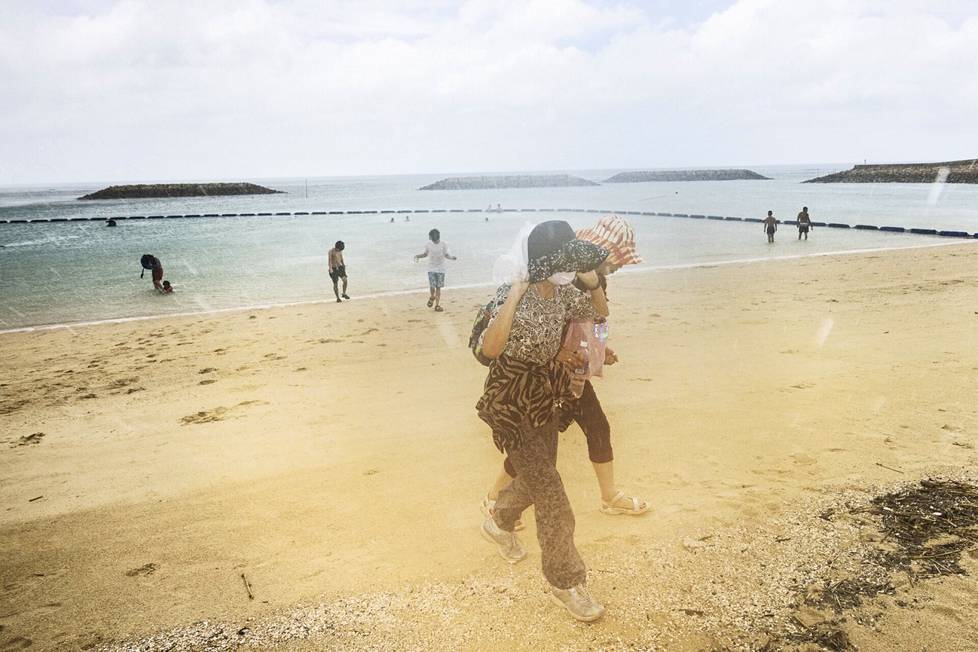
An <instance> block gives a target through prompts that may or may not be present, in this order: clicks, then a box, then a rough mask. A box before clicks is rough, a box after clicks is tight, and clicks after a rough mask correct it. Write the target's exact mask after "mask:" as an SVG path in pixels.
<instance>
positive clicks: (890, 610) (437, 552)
mask: <svg viewBox="0 0 978 652" xmlns="http://www.w3.org/2000/svg"><path fill="white" fill-rule="evenodd" d="M354 282H355V280H354ZM350 289H351V291H353V292H355V284H354V285H353V286H351V288H350ZM488 296H489V290H476V289H468V290H462V291H452V290H451V289H449V290H447V291H446V298H447V300H446V301H444V304H445V306H446V312H445V313H440V314H439V313H434V312H432V311H430V310H428V309H427V308H425V306H424V301H425V298H426V297H425V296H423V295H408V296H399V297H392V298H389V299H376V300H369V301H353V302H350V303H348V304H345V305H342V306H339V305H335V304H324V305H312V306H301V307H293V308H279V309H272V310H265V311H256V312H242V313H232V314H222V315H214V316H200V317H183V318H172V319H163V320H159V321H145V322H133V323H124V324H108V325H102V326H93V327H84V328H78V329H74V330H58V331H46V332H35V333H12V334H6V335H2V336H0V341H2V347H3V351H4V355H3V360H2V380H0V384H2V387H0V478H2V480H0V559H2V560H3V561H2V563H0V626H2V630H0V649H2V650H15V649H24V648H25V647H28V646H30V647H32V649H91V648H96V647H99V646H100V645H103V644H109V643H118V644H121V643H123V642H125V641H139V640H140V639H143V638H144V637H147V636H151V635H154V634H159V637H158V638H157V639H156V643H153V642H146V641H144V647H145V648H146V649H166V648H167V646H168V645H169V646H171V647H172V645H173V644H174V643H178V644H179V645H177V648H176V649H179V648H180V647H181V645H183V646H185V647H186V649H194V648H200V647H202V646H203V643H202V641H204V640H205V639H206V638H207V637H210V641H211V646H212V647H214V648H217V649H220V648H221V647H227V648H232V647H234V646H236V645H239V644H249V645H254V646H257V647H269V646H272V645H281V646H283V647H285V648H287V649H310V650H312V649H324V648H325V649H330V648H335V649H350V648H371V647H372V648H375V649H392V648H393V649H412V648H414V649H498V647H499V646H501V645H503V646H508V647H512V648H514V649H525V648H538V649H555V648H562V649H588V648H595V647H605V648H611V649H613V648H617V647H620V648H626V647H628V646H629V645H632V646H634V647H639V648H643V647H644V648H646V649H669V650H673V649H677V650H698V649H704V648H706V649H709V648H711V647H716V648H719V649H724V648H729V649H749V648H751V647H755V648H756V647H760V646H761V645H762V644H763V643H764V642H765V641H766V640H770V639H766V638H765V637H766V636H769V635H770V632H772V631H773V632H783V631H787V630H786V629H785V628H786V627H787V628H789V629H790V626H791V625H790V623H791V622H793V621H791V617H792V616H794V617H795V618H800V619H801V620H802V621H805V619H806V618H811V619H819V618H823V617H826V618H827V617H829V616H831V614H824V613H821V614H816V613H810V612H811V611H812V610H811V608H809V607H806V606H804V605H801V604H800V602H799V599H798V587H799V586H801V587H802V588H804V586H805V585H806V584H808V583H811V582H816V581H820V580H821V579H824V578H825V577H827V576H828V575H827V573H831V572H833V570H832V569H835V571H838V568H839V566H840V564H841V565H844V564H842V562H841V561H840V560H845V559H847V558H849V557H851V555H853V554H855V553H853V550H857V549H858V548H859V546H861V545H863V544H865V543H867V542H872V540H873V537H874V535H873V533H872V532H871V531H870V530H871V528H870V529H866V528H865V527H863V526H856V525H854V524H853V523H852V522H849V521H829V520H825V519H823V518H820V514H823V513H825V510H826V509H830V508H833V507H834V508H836V509H838V508H839V506H840V505H847V504H848V505H852V504H855V503H858V502H859V501H860V500H866V499H867V497H869V496H872V495H873V494H874V492H878V491H883V490H887V489H888V488H891V487H893V486H895V485H897V484H899V483H906V482H911V481H913V480H915V479H918V478H921V477H925V476H927V475H930V474H945V475H951V476H955V477H958V476H961V475H962V474H964V475H967V474H968V473H970V472H971V470H972V469H974V468H975V463H976V461H978V455H976V452H975V445H978V417H976V414H975V411H974V407H973V406H974V389H973V381H974V378H975V375H976V372H978V249H976V248H975V247H974V246H973V245H971V244H963V245H960V246H950V247H939V248H933V249H918V250H904V251H894V252H879V253H872V254H861V255H851V256H838V257H819V258H809V259H797V260H791V261H780V262H769V263H758V264H745V265H733V266H723V267H715V268H700V269H688V270H673V271H662V272H656V273H647V274H619V275H617V276H616V277H614V278H613V279H612V280H611V286H610V298H611V309H612V319H613V321H612V345H613V347H614V348H615V350H616V351H617V352H618V354H619V356H620V358H621V363H620V364H619V365H617V366H615V367H612V368H610V369H609V370H608V373H607V374H606V377H605V378H604V379H602V380H599V381H597V383H596V389H597V392H598V396H599V397H600V399H601V401H602V404H603V405H604V407H605V410H606V411H607V413H608V415H609V419H610V421H611V424H612V432H613V434H612V442H613V444H614V445H615V453H616V471H617V475H618V479H619V482H620V484H621V485H622V486H623V487H625V488H627V489H628V490H629V491H630V492H631V493H635V494H637V495H640V496H642V497H644V498H646V499H648V500H649V501H650V502H651V503H652V505H653V509H652V511H651V512H650V513H649V514H647V515H645V516H642V517H638V518H630V517H625V516H617V517H609V516H606V515H603V514H601V513H599V512H598V509H597V507H598V497H597V487H596V483H595V481H594V477H593V473H592V471H591V468H590V464H589V463H588V461H587V454H586V447H585V445H584V440H583V436H582V435H581V434H580V431H579V430H577V429H576V426H574V427H572V428H571V429H570V430H569V431H568V432H567V433H565V434H564V435H562V439H561V451H560V460H559V467H560V470H561V473H562V475H563V477H564V482H565V485H566V486H567V490H568V494H569V496H570V498H571V501H572V503H573V505H574V508H575V511H576V514H577V541H578V545H579V547H580V548H581V551H582V554H583V556H584V558H585V561H587V562H588V564H589V567H590V568H591V576H590V583H591V586H592V588H593V591H594V593H595V595H596V596H597V597H599V598H600V599H601V600H602V601H603V602H604V603H605V604H606V606H607V607H608V616H607V617H606V618H605V619H604V620H603V621H602V622H600V623H598V624H595V625H591V626H587V625H580V624H577V623H575V622H573V621H572V620H570V618H569V617H568V616H567V615H566V614H564V613H561V612H559V611H558V610H557V608H556V607H554V606H553V605H552V604H551V603H550V602H548V601H547V600H546V599H545V595H544V594H543V592H542V588H543V582H542V579H541V576H540V572H539V548H538V547H537V545H536V542H535V534H534V529H533V522H532V520H533V519H532V515H531V514H527V518H526V521H527V522H528V527H527V530H526V531H525V532H524V533H523V534H522V539H523V541H524V542H525V543H526V544H527V547H528V550H529V553H530V555H529V557H528V559H527V560H526V561H524V562H522V563H521V564H518V565H516V566H515V567H510V566H509V565H507V564H505V563H504V562H503V561H502V560H500V559H499V558H498V557H497V556H496V554H495V552H494V550H493V549H492V548H491V547H490V546H489V545H488V544H487V543H485V542H484V541H483V540H482V539H481V538H480V537H479V535H478V524H479V522H480V515H479V511H478V504H479V500H480V499H481V496H482V494H483V492H484V491H485V489H486V487H487V484H488V483H489V481H490V480H491V478H492V476H493V475H494V473H495V472H496V470H497V468H498V464H499V463H500V461H501V460H500V457H499V455H498V454H497V453H496V451H495V449H494V448H493V446H492V444H491V441H490V439H489V436H488V433H487V432H486V428H485V427H484V425H483V424H482V422H481V421H479V420H478V418H477V417H476V415H475V412H474V404H475V401H476V400H477V398H478V395H479V393H480V389H481V383H482V380H483V379H484V376H485V371H484V368H482V367H481V366H479V365H478V364H477V363H476V362H475V360H474V359H473V358H472V356H471V353H470V352H469V351H468V349H467V348H465V342H466V340H467V337H468V333H469V329H470V326H471V322H472V319H473V316H474V312H475V308H476V306H478V305H479V304H480V303H483V302H484V301H485V300H486V298H487V297H488ZM853 558H855V557H853ZM962 565H963V566H964V567H965V568H966V569H970V570H971V571H972V573H974V572H975V571H978V561H976V557H975V552H974V551H972V552H969V553H966V554H965V556H964V558H963V561H962ZM242 575H244V579H242ZM245 580H247V587H246V582H245ZM894 585H895V586H896V589H897V595H896V596H886V597H881V598H875V599H874V600H873V601H867V603H866V604H864V605H863V606H862V607H859V608H858V609H857V610H856V611H853V612H852V613H851V614H849V617H848V618H847V620H846V622H845V624H844V626H843V627H844V629H845V631H846V632H847V634H848V636H849V638H850V639H851V641H852V642H853V643H854V644H855V645H858V647H859V649H860V650H893V649H914V650H916V649H922V648H923V647H924V646H928V649H941V650H955V649H961V650H965V649H972V648H969V647H967V646H968V645H971V643H969V642H968V641H969V640H976V639H978V628H976V625H975V624H974V621H975V615H976V614H978V586H976V584H975V581H974V579H973V577H967V576H966V577H961V576H957V575H952V576H947V577H941V578H936V579H933V580H927V581H921V582H917V583H914V584H913V585H911V584H910V583H909V582H907V581H906V580H900V581H895V582H894ZM249 590H250V591H251V594H252V595H253V596H254V597H253V599H252V598H250V597H249ZM898 600H899V601H901V602H903V603H905V604H907V605H909V606H906V607H904V606H900V605H899V604H897V601H898ZM860 610H861V611H860ZM877 613H879V614H880V615H878V616H877V615H876V614H877ZM200 621H207V623H208V624H206V625H194V623H199V622H200ZM863 623H867V624H863ZM187 627H189V629H184V630H183V631H174V630H175V628H187ZM969 637H970V638H969ZM181 642H182V643H181ZM28 644H30V645H28ZM154 646H155V647H154Z"/></svg>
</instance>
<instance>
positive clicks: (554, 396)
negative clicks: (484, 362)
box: [476, 220, 608, 622]
mask: <svg viewBox="0 0 978 652" xmlns="http://www.w3.org/2000/svg"><path fill="white" fill-rule="evenodd" d="M523 251H525V252H526V268H525V270H521V271H520V273H519V278H518V279H515V280H513V281H512V282H511V283H507V284H504V285H502V286H501V287H500V288H499V289H498V291H497V292H496V298H495V299H494V302H493V305H492V308H491V319H490V321H489V323H488V326H486V328H485V330H484V331H483V332H482V334H481V335H480V336H479V345H478V348H479V350H480V353H481V355H483V356H485V358H487V359H488V360H490V361H491V363H490V365H489V375H488V376H487V377H486V382H485V387H484V392H483V395H482V397H481V398H480V399H479V401H478V403H477V404H476V410H477V412H478V414H479V417H480V418H481V419H482V420H483V421H485V422H486V423H487V424H488V425H489V426H490V428H491V429H492V438H493V442H494V443H495V445H496V447H497V448H498V449H499V450H500V451H503V452H505V453H507V454H508V455H509V459H510V461H511V463H512V465H513V467H514V469H515V470H516V472H517V475H516V477H515V478H514V479H513V480H512V482H510V483H509V484H508V485H507V486H506V487H505V488H503V490H502V491H500V492H499V498H498V499H497V500H496V504H495V509H494V510H493V513H492V514H491V515H490V516H488V517H487V518H486V519H485V520H484V521H483V524H482V528H481V533H482V536H483V537H484V538H485V539H487V540H488V541H489V542H491V543H493V544H494V545H495V546H496V547H497V548H498V552H499V554H500V555H501V556H502V557H503V558H504V559H505V560H506V561H508V562H510V563H514V564H515V563H516V562H518V561H520V560H522V559H523V558H524V557H526V552H525V550H524V549H523V545H522V544H521V543H520V540H519V539H518V538H517V536H516V535H515V534H514V532H513V530H514V528H515V525H516V522H517V521H518V520H519V518H520V516H521V514H522V513H523V511H524V510H525V509H526V508H527V507H529V506H530V505H533V508H534V513H535V515H536V524H537V540H538V541H539V543H540V550H541V556H542V558H541V561H542V565H543V574H544V576H545V577H546V579H547V581H548V582H549V584H550V597H551V598H552V599H553V600H554V601H555V602H556V603H557V604H559V605H560V606H561V607H563V608H565V609H567V610H568V611H569V612H570V613H571V615H572V616H573V617H574V618H576V619H577V620H581V621H586V622H590V621H594V620H597V619H598V618H600V617H601V616H602V615H603V614H604V607H603V606H601V604H599V603H598V602H597V601H596V600H595V599H594V598H593V597H592V596H591V594H590V592H589V591H588V589H587V569H586V568H585V566H584V562H583V560H582V559H581V556H580V554H579V553H578V551H577V547H576V546H575V545H574V512H573V510H572V509H571V505H570V501H568V499H567V494H566V493H565V492H564V485H563V483H562V481H561V479H560V473H558V472H557V466H556V463H557V431H558V416H559V415H558V410H557V406H558V405H561V404H563V403H566V402H569V401H572V400H573V398H574V396H573V393H572V392H571V374H570V371H569V370H568V368H567V366H566V365H564V364H562V363H560V362H557V361H556V360H555V357H556V355H557V352H558V351H559V350H560V347H561V338H562V332H563V327H564V322H565V321H567V320H568V319H571V318H578V319H594V318H595V317H597V316H607V315H608V304H607V302H606V301H605V296H604V292H603V291H602V290H601V287H600V284H599V282H598V276H597V274H596V273H595V271H594V270H595V269H597V268H598V267H599V266H600V265H601V264H602V263H603V262H604V261H605V259H606V258H607V257H608V251H607V250H605V249H603V248H602V247H599V246H598V245H595V244H593V243H590V242H585V241H583V240H578V239H577V238H576V237H575V235H574V229H572V228H571V226H570V225H569V224H568V223H567V222H564V221H559V220H554V221H549V222H543V223H541V224H538V225H537V226H536V227H534V228H533V230H532V231H530V232H529V234H528V237H527V241H526V247H525V249H523ZM575 279H578V280H580V282H581V283H582V284H583V286H584V287H585V288H586V289H587V292H582V291H580V290H578V289H577V288H575V287H573V285H571V283H573V281H574V280H575Z"/></svg>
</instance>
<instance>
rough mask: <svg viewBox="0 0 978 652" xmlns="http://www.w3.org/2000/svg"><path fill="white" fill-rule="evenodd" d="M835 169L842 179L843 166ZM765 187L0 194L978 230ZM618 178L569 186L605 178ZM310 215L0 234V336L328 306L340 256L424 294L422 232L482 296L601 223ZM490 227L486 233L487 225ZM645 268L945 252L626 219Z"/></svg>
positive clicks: (940, 218)
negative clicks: (525, 235)
mask: <svg viewBox="0 0 978 652" xmlns="http://www.w3.org/2000/svg"><path fill="white" fill-rule="evenodd" d="M843 167H844V166H843ZM755 169H756V170H757V171H759V172H761V173H762V174H767V175H769V176H775V177H776V178H775V179H774V180H772V181H721V182H687V183H640V184H609V185H604V186H599V187H587V188H550V189H532V190H504V191H499V190H494V191H419V190H417V188H418V187H420V186H421V185H424V184H425V183H429V182H431V181H434V180H436V179H438V178H440V177H441V176H445V175H423V176H421V175H419V176H402V177H373V178H356V179H317V180H310V181H309V182H308V197H307V196H306V193H307V190H306V183H305V182H304V180H295V179H292V180H266V181H261V180H258V181H257V182H258V183H263V184H264V185H268V186H270V187H274V188H276V189H280V190H285V191H287V193H288V194H282V195H260V196H249V197H215V198H190V199H166V200H138V201H98V202H87V201H86V202H80V201H76V200H75V199H74V198H75V197H77V196H78V195H80V194H83V193H84V192H88V191H91V190H93V189H96V188H98V187H99V186H98V185H85V186H77V187H71V186H62V187H56V188H31V189H23V188H20V189H0V219H25V218H26V219H31V218H36V217H47V218H50V217H91V216H103V217H108V216H116V215H151V214H158V215H173V214H187V213H198V214H204V213H236V212H286V211H287V212H296V211H310V212H311V211H313V210H326V211H328V210H358V209H361V210H362V209H372V210H382V209H409V208H411V209H417V208H432V209H439V208H462V209H481V208H484V207H486V206H487V205H489V204H490V203H491V204H493V205H495V204H497V203H498V204H502V205H503V207H505V208H524V207H526V208H540V207H550V208H585V209H599V208H601V209H605V208H607V209H615V210H639V211H661V212H666V211H668V212H682V213H706V214H719V215H734V216H743V217H759V216H762V215H763V214H764V213H765V212H766V210H768V209H769V208H770V209H773V210H775V214H776V215H777V216H779V217H780V218H782V219H793V218H794V215H795V214H796V213H797V211H798V210H799V209H800V207H801V205H802V204H807V205H808V206H809V208H810V210H811V214H812V218H813V219H814V220H818V221H840V222H847V223H853V224H855V223H867V224H877V225H880V224H891V225H900V226H908V227H909V226H919V227H927V228H939V229H960V230H966V231H978V188H976V187H973V186H950V185H949V186H944V187H942V188H939V189H935V188H932V187H931V186H927V185H893V184H886V185H884V184H879V185H878V184H871V185H858V184H846V185H821V184H800V183H799V180H801V179H804V178H809V177H811V176H815V173H816V172H820V173H824V172H826V171H828V170H829V169H832V168H821V169H816V168H802V167H798V168H770V169H768V168H755ZM613 172H614V171H605V172H584V173H581V172H577V173H576V174H578V175H580V176H586V177H589V178H594V179H599V180H600V179H603V178H605V177H607V176H609V175H610V174H611V173H613ZM390 217H391V216H390V215H379V214H378V215H308V216H270V217H241V218H195V219H185V220H152V221H143V220H140V221H125V222H119V226H118V227H117V228H114V229H113V228H106V227H105V226H104V225H103V224H102V223H100V222H82V223H52V224H12V225H11V224H0V245H3V247H2V248H0V328H3V329H9V328H17V327H23V326H30V325H38V324H53V323H72V322H81V321H92V320H99V319H111V318H122V317H134V316H143V315H155V314H171V313H180V312H194V311H208V310H217V309H226V308H233V307H237V306H248V305H257V304H270V303H285V302H292V301H309V300H317V299H329V298H330V297H331V296H332V287H331V284H330V281H329V279H328V277H327V274H326V252H327V250H328V249H329V247H330V246H332V243H333V242H334V241H335V240H337V239H342V240H344V241H345V242H346V243H347V250H346V261H347V269H348V272H349V276H350V294H351V295H353V296H363V295H365V294H375V293H383V292H388V291H405V290H411V289H416V288H423V287H425V286H426V284H427V279H426V274H425V272H426V267H425V263H424V261H422V262H420V263H414V262H413V260H412V256H413V254H415V253H420V252H421V251H423V248H424V243H425V242H426V240H427V232H428V230H429V229H431V228H433V227H437V228H439V229H440V230H441V232H442V237H443V239H444V240H445V241H446V242H447V243H448V244H449V247H450V249H451V250H452V253H454V254H455V255H457V256H458V257H459V260H458V261H457V262H455V263H452V262H450V263H449V271H448V277H447V285H448V288H449V289H448V290H447V291H446V294H448V295H450V293H451V290H450V288H451V287H452V286H456V287H457V286H459V285H475V284H489V283H490V282H491V280H492V279H491V270H492V265H493V262H494V261H495V260H496V258H497V257H498V256H500V255H501V254H503V253H505V252H507V251H508V250H509V248H510V246H511V244H512V241H513V238H514V236H515V234H516V232H517V231H518V229H519V228H520V226H522V225H523V224H524V223H525V222H526V221H528V220H529V221H540V220H543V219H558V218H559V219H567V220H568V221H569V222H570V223H571V224H572V225H573V226H574V227H575V228H580V227H584V226H587V225H589V224H591V223H593V222H594V221H595V220H596V219H597V217H598V215H595V214H588V213H579V212H568V213H560V212H557V213H482V212H466V213H434V214H413V215H411V216H410V220H411V221H410V222H406V221H405V216H404V215H403V214H399V215H395V216H394V217H395V223H394V224H391V223H389V219H390ZM486 217H488V218H489V221H488V222H486ZM629 219H631V221H632V223H633V224H634V226H635V229H636V233H637V238H638V246H639V250H640V252H641V253H642V255H643V256H644V257H645V263H643V267H646V268H648V267H668V266H677V265H689V264H704V263H715V262H722V261H727V260H738V259H751V258H758V257H760V258H765V257H783V256H797V255H809V254H817V253H825V252H830V251H846V250H856V249H871V248H892V247H905V246H913V245H926V244H936V243H938V242H946V241H948V240H947V239H944V238H934V237H928V236H913V235H903V234H885V233H878V232H866V231H852V230H841V229H828V228H818V229H816V230H815V231H814V232H813V233H812V234H811V239H810V240H809V241H808V242H798V241H797V240H795V237H796V231H795V230H794V228H793V227H791V226H790V225H784V226H782V228H781V231H779V233H778V239H777V242H776V243H775V244H774V245H768V244H767V242H766V238H765V236H764V234H763V232H762V229H761V225H760V224H755V223H737V222H715V221H704V220H685V219H677V218H667V217H652V216H629ZM143 253H152V254H155V255H156V256H158V257H159V258H160V259H161V260H162V262H163V265H164V269H165V272H166V274H165V276H166V278H167V279H168V280H170V281H171V282H172V283H173V285H174V287H175V288H176V292H175V293H174V294H173V295H170V296H159V295H157V294H155V293H154V292H153V291H152V290H151V283H150V281H149V277H148V276H147V277H146V278H144V279H140V278H139V273H140V267H139V257H140V255H141V254H143Z"/></svg>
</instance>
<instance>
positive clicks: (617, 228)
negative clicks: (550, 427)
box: [482, 215, 649, 530]
mask: <svg viewBox="0 0 978 652" xmlns="http://www.w3.org/2000/svg"><path fill="white" fill-rule="evenodd" d="M577 237H578V239H580V240H585V241H587V242H592V243H594V244H596V245H598V246H600V247H602V248H603V249H607V250H608V252H609V255H608V258H607V259H606V260H605V261H604V262H603V263H602V264H601V266H600V267H598V269H597V273H598V278H599V280H600V282H601V287H602V289H603V290H605V296H606V297H607V280H606V279H607V277H608V276H610V275H612V274H614V273H615V272H616V271H618V270H619V269H621V268H622V267H623V266H625V265H637V264H638V263H640V262H642V257H641V256H639V254H638V252H637V251H636V250H635V232H634V230H633V229H632V225H631V224H629V223H628V221H627V220H625V219H623V218H621V217H618V216H617V215H614V216H607V217H603V218H601V219H600V220H599V221H598V223H597V224H596V225H595V226H593V227H591V228H587V229H582V230H580V231H578V232H577ZM574 285H575V286H576V287H578V288H579V289H581V290H584V289H586V288H584V287H583V286H582V285H581V284H580V281H575V282H574ZM595 323H599V322H598V321H595ZM603 323H604V326H605V328H606V327H607V322H606V321H605V322H603ZM589 325H590V326H591V328H593V324H589ZM605 332H607V330H605ZM575 343H576V342H575ZM566 346H567V342H566V337H565V341H564V346H563V347H562V348H561V349H560V351H559V352H558V353H557V360H558V361H559V362H563V363H564V364H566V365H570V366H574V363H575V362H577V360H576V350H568V349H567V348H566ZM616 362H618V356H617V355H615V352H614V351H612V350H611V349H610V348H606V349H605V356H604V360H603V364H604V365H609V366H610V365H613V364H615V363H616ZM575 421H576V422H577V424H578V425H579V426H580V428H581V430H582V431H583V432H584V437H585V439H586V440H587V450H588V457H589V458H590V460H591V464H592V466H593V467H594V475H595V477H596V478H597V480H598V488H599V489H600V491H601V506H600V507H599V509H600V511H601V513H603V514H608V515H618V514H628V515H632V516H637V515H639V514H644V513H645V512H646V511H648V509H649V504H648V503H647V502H646V501H644V500H642V499H641V498H638V497H636V496H629V495H626V494H625V492H624V491H622V490H619V488H618V485H617V484H615V471H614V452H613V449H612V446H611V426H610V424H609V423H608V418H607V416H605V413H604V410H602V409H601V403H600V402H599V401H598V397H597V395H596V394H595V392H594V386H593V385H592V384H591V381H590V380H587V381H585V382H584V388H583V391H582V393H581V396H580V398H578V399H577V400H576V401H574V402H572V403H570V404H569V405H568V406H566V407H565V409H563V410H561V419H560V424H559V425H560V429H561V430H563V429H564V428H566V427H568V426H570V424H571V423H572V422H575ZM515 476H516V469H515V468H514V467H513V463H512V461H511V460H510V459H509V458H508V457H507V458H506V459H505V460H504V461H503V470H502V471H501V472H500V473H499V475H498V476H497V477H496V481H495V484H494V485H493V486H492V488H491V489H490V490H489V493H488V494H486V496H485V498H483V500H482V513H483V515H485V516H489V515H491V514H492V513H493V512H494V511H495V506H496V500H497V499H498V497H499V492H500V491H501V490H502V489H503V487H505V486H506V485H507V484H509V483H510V482H511V481H512V479H513V478H514V477H515ZM515 529H516V530H520V529H522V523H521V522H518V523H517V524H516V528H515Z"/></svg>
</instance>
